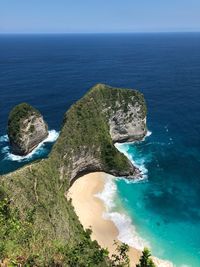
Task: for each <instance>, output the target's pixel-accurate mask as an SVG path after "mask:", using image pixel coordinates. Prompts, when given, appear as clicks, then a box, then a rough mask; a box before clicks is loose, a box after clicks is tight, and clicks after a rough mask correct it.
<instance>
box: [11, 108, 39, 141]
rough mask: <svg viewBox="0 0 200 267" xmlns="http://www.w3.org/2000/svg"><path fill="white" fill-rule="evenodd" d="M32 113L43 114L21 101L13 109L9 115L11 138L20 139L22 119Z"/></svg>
mask: <svg viewBox="0 0 200 267" xmlns="http://www.w3.org/2000/svg"><path fill="white" fill-rule="evenodd" d="M31 114H35V115H38V116H40V115H41V114H40V112H39V111H38V110H37V109H35V108H34V107H32V106H31V105H29V104H27V103H21V104H19V105H17V106H15V107H14V108H13V109H12V110H11V112H10V114H9V117H8V135H9V137H10V138H12V139H14V140H17V139H18V137H19V131H20V123H21V121H22V120H23V119H25V118H28V117H29V116H30V115H31Z"/></svg>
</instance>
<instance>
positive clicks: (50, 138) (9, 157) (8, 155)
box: [1, 130, 59, 162]
mask: <svg viewBox="0 0 200 267" xmlns="http://www.w3.org/2000/svg"><path fill="white" fill-rule="evenodd" d="M58 136H59V132H57V131H56V130H50V131H49V135H48V136H47V138H46V139H44V140H43V141H42V142H41V143H40V144H39V145H38V146H37V147H36V148H35V149H33V151H31V153H29V154H28V155H26V156H18V155H14V154H12V153H11V152H10V148H9V146H5V147H3V148H2V150H1V152H2V153H3V154H5V157H4V160H11V161H18V162H21V161H28V160H30V159H32V157H33V156H35V155H41V154H44V153H45V152H46V149H45V143H53V142H55V141H56V140H57V138H58Z"/></svg>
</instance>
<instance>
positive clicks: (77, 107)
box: [0, 84, 147, 267]
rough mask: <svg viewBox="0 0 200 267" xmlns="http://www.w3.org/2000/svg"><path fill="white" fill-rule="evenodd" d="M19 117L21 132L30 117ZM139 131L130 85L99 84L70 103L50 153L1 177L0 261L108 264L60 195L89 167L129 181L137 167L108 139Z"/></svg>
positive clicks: (141, 122)
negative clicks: (23, 124) (45, 157)
mask: <svg viewBox="0 0 200 267" xmlns="http://www.w3.org/2000/svg"><path fill="white" fill-rule="evenodd" d="M25 113H26V112H25ZM23 114H24V113H21V115H20V116H19V118H18V120H17V124H16V125H17V127H21V118H23V123H24V122H25V125H26V127H24V126H23V127H22V128H23V129H24V130H23V132H24V131H25V129H26V128H29V129H30V127H31V126H30V125H31V124H30V122H31V121H32V116H33V115H30V114H29V120H30V121H29V120H27V119H24V115H23ZM31 114H32V113H31ZM34 114H35V113H34ZM35 116H36V118H38V117H37V115H35ZM9 120H10V121H12V113H11V117H10V118H9ZM26 120H27V121H26ZM19 122H20V123H19ZM9 127H11V133H12V134H10V137H11V138H12V137H15V138H16V136H15V135H14V133H15V131H13V128H12V127H13V125H12V124H11V123H10V125H9ZM9 130H10V129H9ZM146 131H147V130H146V104H145V101H144V97H143V95H142V94H141V93H139V92H138V91H136V90H130V89H119V88H111V87H109V86H106V85H102V84H98V85H96V86H94V87H93V88H92V89H91V90H90V91H89V92H88V93H87V94H86V95H85V96H84V97H83V98H82V99H80V100H79V101H78V102H77V103H75V104H74V105H72V106H71V108H70V109H69V110H68V111H67V112H66V114H65V117H64V121H63V126H62V130H61V134H60V136H59V138H58V140H57V142H56V143H55V145H54V147H53V149H52V151H51V153H50V155H49V157H48V158H47V159H43V160H41V161H40V162H37V163H33V164H31V165H27V166H25V167H23V168H21V169H19V170H17V171H16V172H13V173H10V174H8V175H4V176H1V177H0V260H1V259H3V260H4V259H5V260H6V259H9V262H14V263H15V264H16V265H20V264H21V266H63V267H64V266H89V267H93V266H99V267H105V266H110V265H109V262H108V258H107V256H106V253H104V251H102V250H101V248H99V246H98V244H97V242H95V241H94V242H92V241H91V240H90V238H89V235H88V232H85V231H84V230H83V228H82V226H81V224H80V222H79V220H78V218H77V216H76V214H75V212H74V210H73V207H72V205H71V202H70V201H68V200H67V199H66V198H65V195H66V192H67V190H68V188H69V187H70V185H71V184H72V183H73V181H74V180H75V179H77V178H78V177H79V176H80V175H82V174H84V173H88V172H92V171H105V172H107V173H111V174H114V175H116V176H124V177H129V178H134V177H135V176H136V175H137V174H138V172H137V170H136V168H135V167H134V166H133V165H132V164H131V163H130V162H129V160H128V159H127V158H126V157H125V156H124V155H123V154H122V153H120V152H119V151H118V150H117V149H116V148H115V146H114V143H115V142H117V141H120V142H121V141H123V140H138V139H140V138H143V137H144V135H145V134H146ZM16 132H17V133H18V132H19V131H16ZM12 135H14V136H12ZM17 138H19V140H21V136H17Z"/></svg>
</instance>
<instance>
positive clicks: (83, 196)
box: [67, 172, 173, 267]
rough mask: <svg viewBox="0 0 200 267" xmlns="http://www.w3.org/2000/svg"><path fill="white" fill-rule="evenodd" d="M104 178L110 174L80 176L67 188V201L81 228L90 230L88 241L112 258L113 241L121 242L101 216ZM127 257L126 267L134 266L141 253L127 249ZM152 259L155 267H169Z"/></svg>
mask: <svg viewBox="0 0 200 267" xmlns="http://www.w3.org/2000/svg"><path fill="white" fill-rule="evenodd" d="M108 176H110V175H108V174H106V173H103V172H95V173H90V174H87V175H84V176H82V177H80V178H79V179H77V180H76V181H75V182H74V183H73V185H72V186H71V188H70V189H69V191H68V193H67V198H68V199H69V198H71V199H72V204H73V206H74V209H75V212H76V214H77V216H78V217H79V220H80V222H81V224H82V225H83V227H84V229H86V228H91V229H92V235H91V239H92V240H97V242H98V243H99V245H100V246H101V247H103V248H107V249H108V251H109V254H110V255H112V254H113V253H114V252H115V247H114V246H113V243H114V240H116V241H118V242H121V241H119V239H118V236H119V234H120V232H119V230H118V228H117V226H116V225H115V223H114V222H113V221H112V220H111V219H110V218H107V216H104V215H106V213H107V207H106V206H105V203H104V202H105V201H103V199H101V197H100V194H101V193H102V192H103V190H104V188H105V184H106V180H107V177H108ZM108 201H109V200H108ZM128 254H129V258H130V266H131V267H135V266H136V264H137V263H138V262H139V258H140V256H141V250H139V249H136V248H134V247H130V250H129V253H128ZM152 258H153V260H154V262H155V264H156V266H158V267H173V265H172V264H171V263H170V262H167V261H163V260H160V259H158V258H156V257H152Z"/></svg>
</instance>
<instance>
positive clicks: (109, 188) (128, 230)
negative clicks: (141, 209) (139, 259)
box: [95, 176, 149, 250]
mask: <svg viewBox="0 0 200 267" xmlns="http://www.w3.org/2000/svg"><path fill="white" fill-rule="evenodd" d="M95 196H96V197H98V198H99V199H101V200H102V201H103V203H104V205H105V208H106V212H105V213H104V214H103V218H104V219H107V220H111V221H112V222H113V223H114V224H115V226H116V227H117V229H118V231H119V234H118V237H117V238H118V240H119V241H121V242H124V243H126V244H128V245H129V246H131V247H134V248H136V249H139V250H142V249H144V247H147V246H148V247H149V244H148V242H147V241H146V240H144V239H142V238H141V237H140V236H139V234H138V233H137V231H136V228H135V226H134V225H133V224H132V221H131V218H130V217H129V216H128V215H127V214H125V211H124V212H121V211H117V210H116V204H115V198H116V196H117V186H116V184H115V182H114V181H113V177H112V176H108V177H107V178H106V182H105V186H104V189H103V191H102V192H100V193H98V194H96V195H95Z"/></svg>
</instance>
